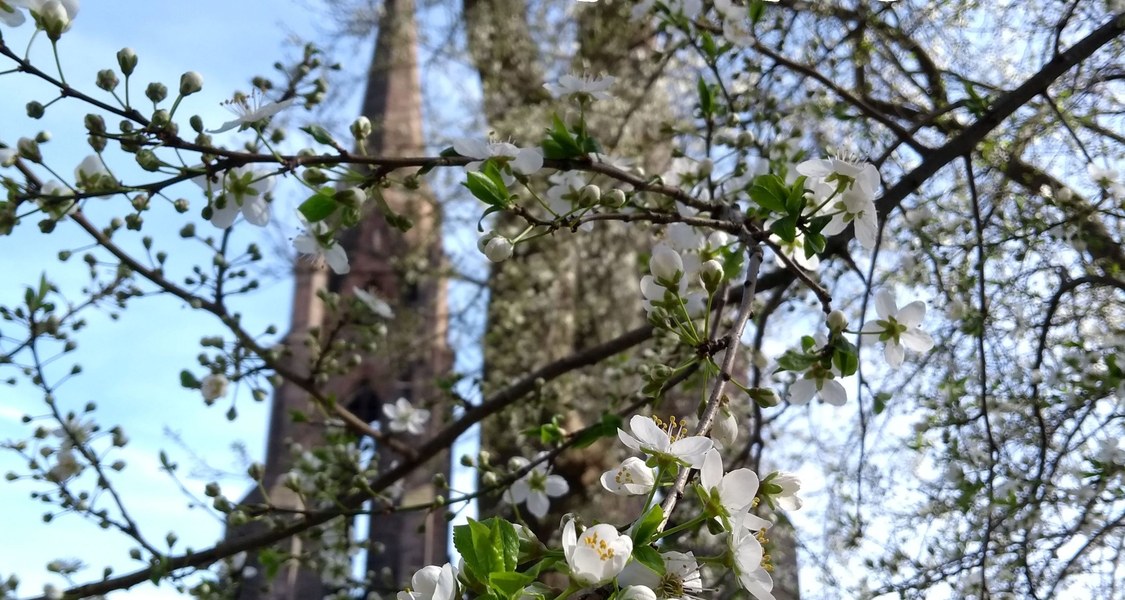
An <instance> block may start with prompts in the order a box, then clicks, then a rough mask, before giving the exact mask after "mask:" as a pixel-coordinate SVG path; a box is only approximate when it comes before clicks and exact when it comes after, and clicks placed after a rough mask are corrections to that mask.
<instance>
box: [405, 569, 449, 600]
mask: <svg viewBox="0 0 1125 600" xmlns="http://www.w3.org/2000/svg"><path fill="white" fill-rule="evenodd" d="M410 586H411V590H410V591H402V592H399V593H398V600H457V599H458V598H460V597H461V594H460V592H459V590H458V589H457V576H456V575H455V574H454V572H453V565H450V564H449V563H445V564H444V565H442V566H440V567H437V566H434V565H429V566H426V567H422V568H421V569H419V570H418V571H417V572H416V573H414V576H413V577H411V578H410Z"/></svg>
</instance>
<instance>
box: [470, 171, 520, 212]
mask: <svg viewBox="0 0 1125 600" xmlns="http://www.w3.org/2000/svg"><path fill="white" fill-rule="evenodd" d="M461 185H463V186H465V187H467V188H469V191H470V192H471V193H472V194H473V196H475V197H476V198H477V199H478V200H480V201H481V202H484V203H485V204H487V205H489V206H500V207H503V206H507V204H508V197H509V196H508V190H507V188H506V187H500V186H497V185H496V182H494V181H493V180H492V178H491V177H489V176H488V175H487V174H486V173H479V172H476V171H470V172H469V173H468V181H466V182H465V183H463V184H461Z"/></svg>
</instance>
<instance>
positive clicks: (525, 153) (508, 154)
mask: <svg viewBox="0 0 1125 600" xmlns="http://www.w3.org/2000/svg"><path fill="white" fill-rule="evenodd" d="M453 149H454V150H456V151H457V154H460V155H461V156H464V157H466V158H475V159H476V161H474V162H471V163H469V164H467V165H465V168H467V169H469V170H476V169H479V168H480V165H481V163H482V162H484V161H486V160H488V159H490V158H491V159H495V160H496V161H497V162H499V163H501V164H507V165H511V167H512V169H513V170H514V171H516V172H517V173H522V174H524V175H531V174H533V173H535V172H536V171H538V170H539V169H541V168H543V152H542V151H541V150H540V149H538V148H520V147H519V146H516V145H515V144H512V143H509V142H491V141H484V140H479V139H474V138H462V139H459V140H455V141H454V142H453Z"/></svg>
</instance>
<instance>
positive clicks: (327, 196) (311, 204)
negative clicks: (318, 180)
mask: <svg viewBox="0 0 1125 600" xmlns="http://www.w3.org/2000/svg"><path fill="white" fill-rule="evenodd" d="M338 207H339V203H338V202H336V198H335V197H334V193H333V190H332V189H331V188H322V189H321V190H320V191H318V192H317V193H316V194H313V195H312V196H309V199H308V200H305V201H304V202H302V203H301V205H300V206H298V207H297V210H298V211H300V212H301V214H302V215H304V216H305V220H306V221H308V222H309V223H316V222H318V221H323V220H325V219H327V218H328V217H329V216H331V215H332V213H334V212H336V209H337V208H338Z"/></svg>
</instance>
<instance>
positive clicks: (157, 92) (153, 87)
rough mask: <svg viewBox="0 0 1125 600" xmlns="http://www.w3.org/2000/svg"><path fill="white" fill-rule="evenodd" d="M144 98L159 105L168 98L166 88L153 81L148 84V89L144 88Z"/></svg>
mask: <svg viewBox="0 0 1125 600" xmlns="http://www.w3.org/2000/svg"><path fill="white" fill-rule="evenodd" d="M145 97H146V98H148V99H149V100H152V101H153V102H154V103H156V104H160V103H161V102H163V101H164V99H165V98H167V97H168V86H166V85H164V84H163V83H160V82H158V81H154V82H152V83H150V84H148V87H146V88H145Z"/></svg>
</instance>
